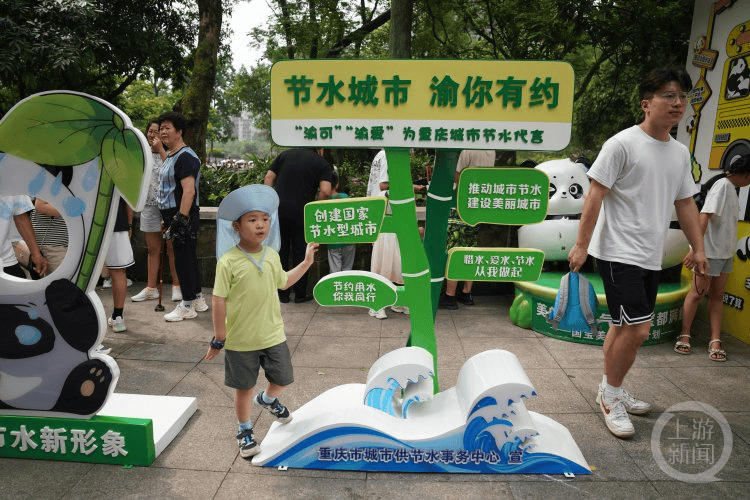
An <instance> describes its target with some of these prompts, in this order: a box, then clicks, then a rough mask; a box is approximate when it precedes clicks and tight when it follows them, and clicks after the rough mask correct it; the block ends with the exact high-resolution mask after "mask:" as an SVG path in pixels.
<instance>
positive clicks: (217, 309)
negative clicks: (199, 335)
mask: <svg viewBox="0 0 750 500" xmlns="http://www.w3.org/2000/svg"><path fill="white" fill-rule="evenodd" d="M226 318H227V299H226V297H217V296H216V295H214V296H213V297H212V298H211V319H213V320H214V338H215V339H216V340H218V341H219V342H224V341H226V339H227V325H226ZM217 354H219V349H214V348H213V347H209V348H208V352H207V353H206V355H205V356H204V358H205V359H207V360H212V359H214V358H215V357H216V355H217Z"/></svg>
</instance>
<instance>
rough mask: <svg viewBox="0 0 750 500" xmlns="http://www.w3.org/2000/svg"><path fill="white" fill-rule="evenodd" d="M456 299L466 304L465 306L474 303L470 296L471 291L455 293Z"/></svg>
mask: <svg viewBox="0 0 750 500" xmlns="http://www.w3.org/2000/svg"><path fill="white" fill-rule="evenodd" d="M456 300H457V301H459V302H460V303H462V304H464V305H467V306H473V305H474V297H472V296H471V292H469V293H464V292H460V293H457V294H456Z"/></svg>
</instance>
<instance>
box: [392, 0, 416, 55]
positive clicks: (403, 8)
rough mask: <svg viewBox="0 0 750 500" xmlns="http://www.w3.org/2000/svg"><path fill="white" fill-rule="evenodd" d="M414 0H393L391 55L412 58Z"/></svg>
mask: <svg viewBox="0 0 750 500" xmlns="http://www.w3.org/2000/svg"><path fill="white" fill-rule="evenodd" d="M413 12H414V2H413V0H391V40H390V41H391V57H393V58H394V59H411V21H412V17H413Z"/></svg>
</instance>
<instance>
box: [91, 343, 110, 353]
mask: <svg viewBox="0 0 750 500" xmlns="http://www.w3.org/2000/svg"><path fill="white" fill-rule="evenodd" d="M95 352H97V353H98V354H109V353H110V352H112V348H111V347H104V345H103V344H99V345H98V346H97V347H96V351H95Z"/></svg>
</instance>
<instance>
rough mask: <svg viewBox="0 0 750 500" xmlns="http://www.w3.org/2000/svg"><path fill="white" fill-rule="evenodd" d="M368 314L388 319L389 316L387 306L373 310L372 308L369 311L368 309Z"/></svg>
mask: <svg viewBox="0 0 750 500" xmlns="http://www.w3.org/2000/svg"><path fill="white" fill-rule="evenodd" d="M367 314H369V315H370V316H372V317H373V318H377V319H386V318H387V317H388V316H386V314H385V308H383V309H380V310H378V311H373V310H372V309H370V310H369V311H367Z"/></svg>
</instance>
